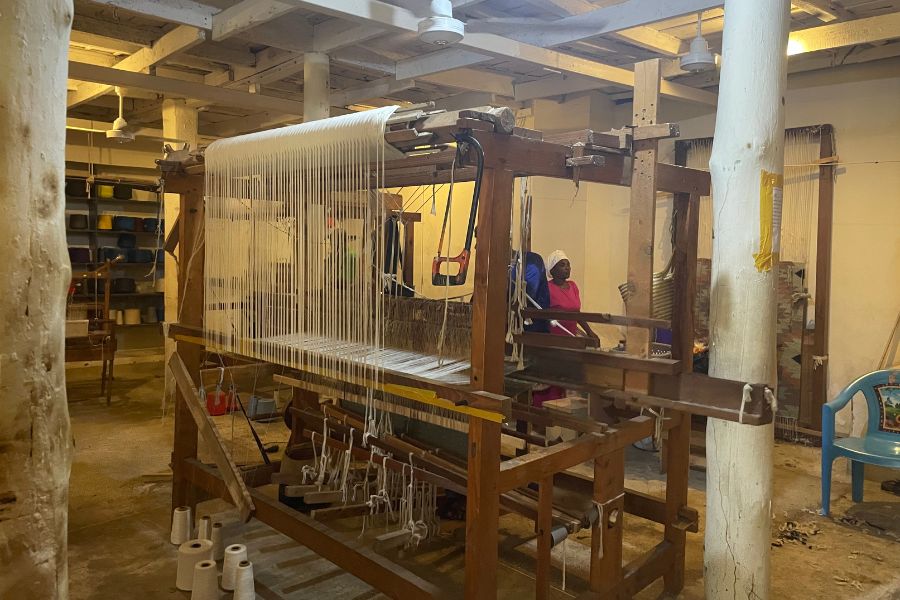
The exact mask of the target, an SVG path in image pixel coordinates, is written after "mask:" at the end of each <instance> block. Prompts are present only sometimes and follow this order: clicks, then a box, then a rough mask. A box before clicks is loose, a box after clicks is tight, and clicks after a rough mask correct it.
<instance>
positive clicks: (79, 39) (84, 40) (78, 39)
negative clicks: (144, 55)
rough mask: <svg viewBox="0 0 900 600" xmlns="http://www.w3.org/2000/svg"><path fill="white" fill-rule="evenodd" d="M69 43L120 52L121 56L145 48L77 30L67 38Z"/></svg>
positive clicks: (141, 45) (140, 45)
mask: <svg viewBox="0 0 900 600" xmlns="http://www.w3.org/2000/svg"><path fill="white" fill-rule="evenodd" d="M69 41H70V42H71V43H73V44H79V45H82V46H93V47H95V48H102V49H104V50H111V51H113V52H121V53H123V54H134V53H135V52H137V51H138V50H140V49H141V48H146V47H147V46H145V45H143V44H136V43H134V42H128V41H125V40H119V39H116V38H111V37H106V36H105V35H97V34H95V33H88V32H87V31H78V30H77V29H73V30H72V36H71V37H70V38H69Z"/></svg>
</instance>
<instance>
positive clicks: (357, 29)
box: [313, 19, 384, 54]
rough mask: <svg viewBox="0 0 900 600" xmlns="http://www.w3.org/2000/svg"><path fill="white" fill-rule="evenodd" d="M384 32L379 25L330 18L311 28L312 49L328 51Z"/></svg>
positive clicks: (359, 42)
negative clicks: (373, 25)
mask: <svg viewBox="0 0 900 600" xmlns="http://www.w3.org/2000/svg"><path fill="white" fill-rule="evenodd" d="M383 33H384V29H382V28H380V27H372V26H371V25H369V24H359V23H347V22H346V21H344V20H342V19H330V20H328V21H325V22H324V23H319V24H318V25H316V26H315V28H314V29H313V51H315V52H324V53H326V54H327V53H330V52H334V51H335V50H340V49H341V48H347V47H348V46H355V45H356V44H361V43H363V42H366V41H368V40H371V39H372V38H375V37H378V36H379V35H381V34H383Z"/></svg>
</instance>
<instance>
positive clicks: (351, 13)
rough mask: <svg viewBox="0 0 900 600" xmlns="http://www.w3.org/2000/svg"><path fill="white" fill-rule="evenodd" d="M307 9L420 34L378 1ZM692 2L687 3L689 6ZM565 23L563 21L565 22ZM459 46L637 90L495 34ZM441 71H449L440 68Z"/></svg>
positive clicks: (598, 66) (703, 95) (615, 72)
mask: <svg viewBox="0 0 900 600" xmlns="http://www.w3.org/2000/svg"><path fill="white" fill-rule="evenodd" d="M292 1H293V2H297V3H298V4H300V5H301V6H303V7H304V8H308V9H310V10H314V11H316V12H321V13H324V14H330V15H333V16H336V17H339V18H344V19H348V20H351V21H355V22H360V23H366V22H371V23H373V24H375V25H376V26H378V25H380V26H384V27H387V28H389V29H392V30H396V31H407V32H414V33H415V32H418V23H419V19H418V18H417V17H416V16H415V14H413V13H412V12H410V11H409V10H406V9H404V8H401V7H398V6H393V5H390V4H386V3H384V2H380V1H379V0H292ZM632 1H634V0H632ZM691 1H693V0H688V3H689V2H691ZM564 20H566V19H560V21H564ZM457 46H458V47H460V48H461V49H465V50H468V51H470V52H474V53H476V54H479V53H480V54H484V55H487V58H488V59H489V58H490V57H502V58H512V59H516V60H521V61H524V62H529V63H532V64H536V65H540V66H543V67H548V68H550V69H553V70H557V71H564V72H567V73H572V74H576V75H582V76H585V77H589V78H592V79H597V80H599V81H604V82H607V83H612V84H616V85H622V86H625V87H634V73H633V72H632V71H628V70H627V69H621V68H619V67H612V66H610V65H605V64H602V63H598V62H595V61H591V60H587V59H584V58H580V57H577V56H573V55H569V54H563V53H560V52H556V51H554V50H548V49H546V48H541V47H539V46H534V45H531V44H526V43H522V42H519V41H516V40H513V39H509V38H504V37H501V36H499V35H495V34H492V33H470V34H468V35H466V37H464V38H463V39H462V40H461V41H460V42H458V43H457ZM440 70H442V71H443V70H447V69H446V68H441V69H440ZM406 78H407V77H405V76H403V75H401V71H400V66H399V63H398V70H397V79H406ZM661 93H663V95H666V96H674V97H676V98H683V99H686V100H691V101H695V102H701V103H703V104H713V105H714V104H715V103H716V95H715V94H712V93H710V92H705V91H702V90H696V89H693V88H688V87H687V86H682V85H679V84H670V85H668V86H666V90H665V91H661Z"/></svg>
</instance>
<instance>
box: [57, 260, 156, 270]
mask: <svg viewBox="0 0 900 600" xmlns="http://www.w3.org/2000/svg"><path fill="white" fill-rule="evenodd" d="M103 264H104V263H72V268H73V269H91V270H93V269H94V268H95V267H100V266H102V265H103ZM152 265H153V262H152V261H151V262H143V263H141V262H119V263H116V264H114V265H113V266H112V268H113V269H118V268H119V267H150V266H152ZM162 268H163V263H156V270H157V271H158V270H160V269H162Z"/></svg>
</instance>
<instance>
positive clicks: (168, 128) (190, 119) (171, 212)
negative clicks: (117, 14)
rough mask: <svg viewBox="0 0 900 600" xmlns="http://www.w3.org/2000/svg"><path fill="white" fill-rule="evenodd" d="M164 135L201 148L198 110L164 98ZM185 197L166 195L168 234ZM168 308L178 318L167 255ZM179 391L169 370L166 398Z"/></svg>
mask: <svg viewBox="0 0 900 600" xmlns="http://www.w3.org/2000/svg"><path fill="white" fill-rule="evenodd" d="M162 112H163V137H165V138H170V139H176V140H182V141H184V142H187V143H188V145H189V146H190V148H192V149H196V148H197V109H195V108H192V107H190V106H188V105H187V103H186V102H185V101H184V100H181V99H166V100H163V108H162ZM180 198H181V196H180V195H179V194H166V195H165V198H164V202H165V204H164V207H163V208H164V214H165V220H166V235H169V232H170V231H171V230H172V227H174V226H175V220H176V219H177V218H178V209H179V203H180ZM164 272H165V307H166V322H167V323H175V322H177V321H178V266H177V264H176V263H175V259H174V258H172V257H171V256H169V255H168V254H166V262H165V271H164ZM165 345H166V363H165V364H167V365H168V364H169V358H171V356H172V354H173V353H174V352H175V342H174V340H171V339H169V337H168V336H167V337H166V340H165ZM174 393H175V381H174V379H173V377H172V375H171V374H170V373H168V370H167V372H166V377H165V398H166V399H171V398H173V397H174V396H173V394H174Z"/></svg>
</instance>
